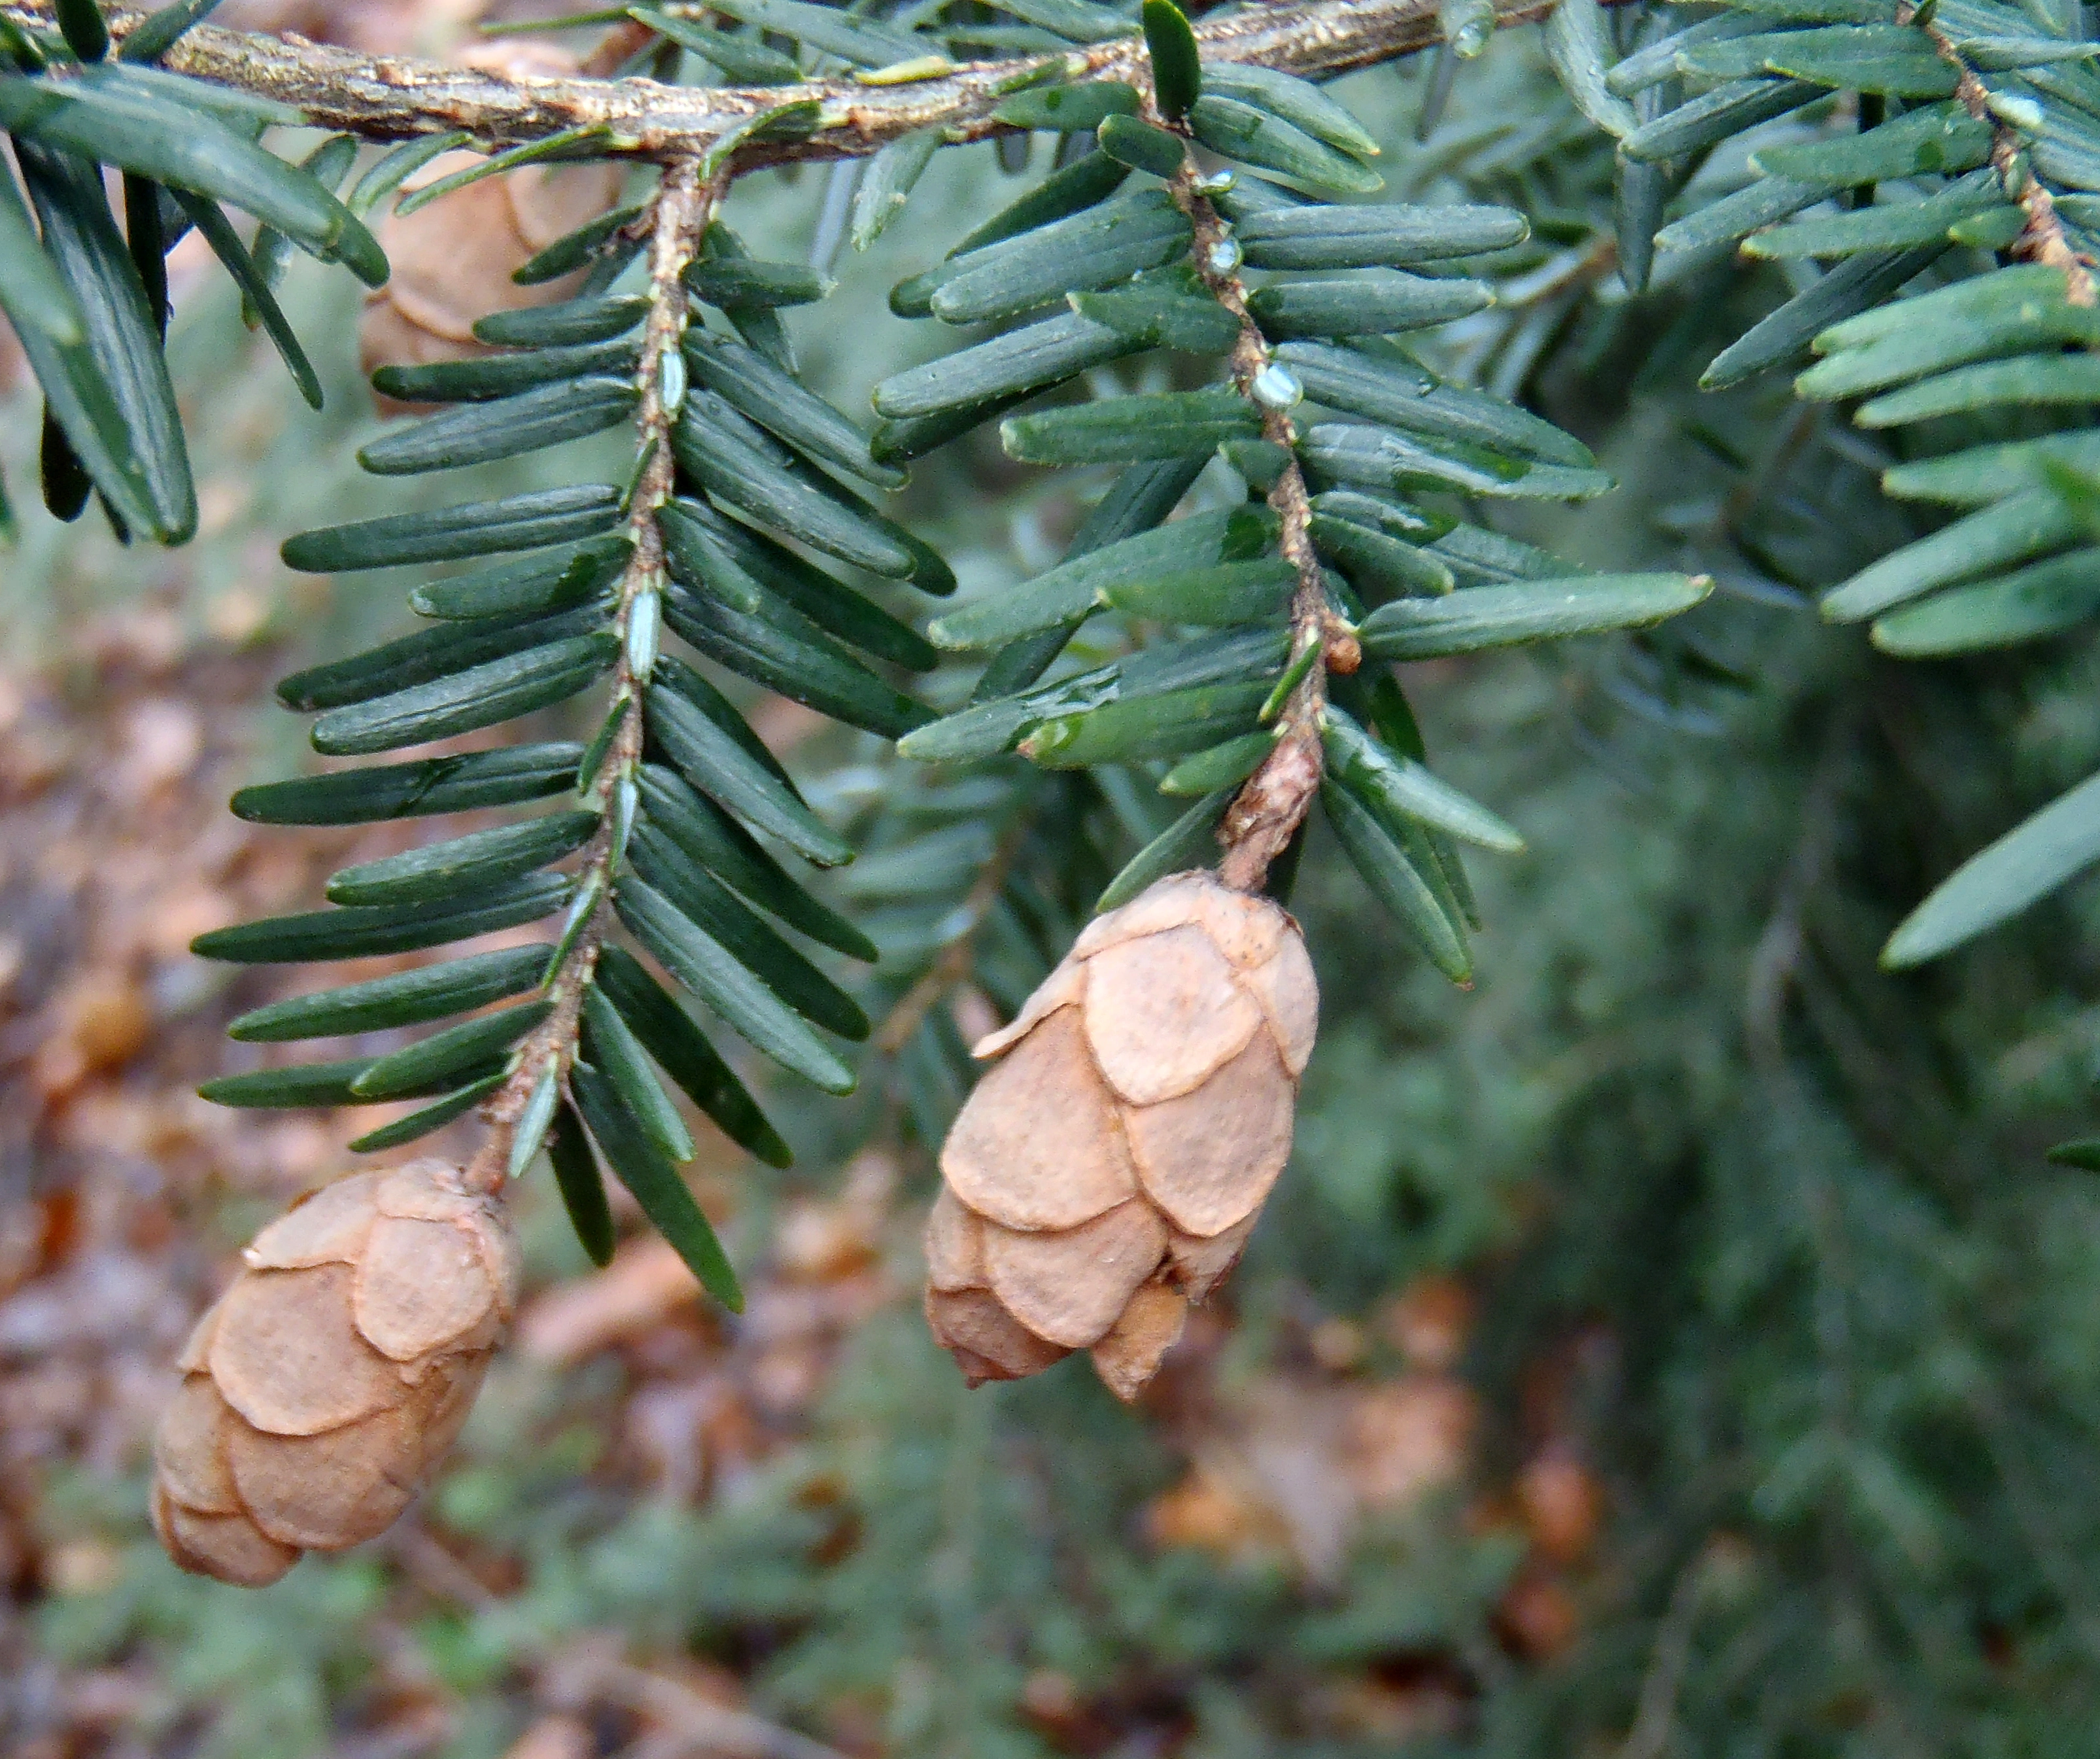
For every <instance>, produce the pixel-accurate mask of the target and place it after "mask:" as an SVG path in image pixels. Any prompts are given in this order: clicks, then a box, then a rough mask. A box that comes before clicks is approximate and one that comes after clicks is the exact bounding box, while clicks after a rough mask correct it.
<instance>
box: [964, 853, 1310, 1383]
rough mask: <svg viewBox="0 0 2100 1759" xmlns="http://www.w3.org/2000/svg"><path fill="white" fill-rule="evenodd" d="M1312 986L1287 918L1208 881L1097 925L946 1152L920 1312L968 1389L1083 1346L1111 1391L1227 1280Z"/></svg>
mask: <svg viewBox="0 0 2100 1759" xmlns="http://www.w3.org/2000/svg"><path fill="white" fill-rule="evenodd" d="M1318 1005H1319V996H1318V991H1317V988H1316V987H1315V985H1314V983H1313V978H1312V962H1311V961H1310V960H1308V958H1307V957H1306V954H1305V943H1304V937H1303V936H1302V935H1300V934H1299V930H1298V925H1297V923H1296V922H1295V921H1292V919H1291V918H1290V916H1289V915H1288V914H1287V913H1286V912H1285V911H1284V910H1283V909H1282V908H1280V907H1279V906H1277V904H1273V903H1271V902H1270V901H1269V900H1268V899H1265V898H1258V897H1253V896H1250V895H1247V894H1246V893H1244V892H1237V891H1230V890H1229V889H1228V888H1227V887H1225V886H1222V885H1220V883H1219V882H1218V881H1217V879H1216V878H1215V877H1214V876H1213V875H1211V874H1209V873H1179V874H1175V875H1173V876H1171V877H1169V878H1167V879H1163V880H1160V881H1158V882H1156V883H1155V884H1154V885H1153V886H1150V887H1149V888H1148V889H1147V890H1146V891H1144V892H1142V893H1140V895H1138V896H1137V897H1136V898H1135V899H1132V901H1131V902H1130V903H1128V904H1125V905H1123V908H1120V909H1118V910H1113V911H1111V912H1110V913H1108V914H1107V915H1105V916H1102V917H1096V919H1095V920H1094V921H1092V923H1090V924H1088V925H1087V928H1086V929H1085V930H1084V931H1083V933H1082V934H1081V935H1079V939H1078V940H1077V941H1075V942H1074V944H1073V946H1072V950H1071V951H1070V952H1069V953H1068V954H1066V955H1065V958H1064V961H1062V962H1061V964H1060V965H1059V966H1057V969H1056V970H1054V971H1052V973H1051V974H1050V975H1049V976H1048V977H1047V978H1045V979H1043V983H1042V984H1041V985H1040V986H1039V988H1037V990H1036V992H1035V994H1034V995H1032V996H1030V997H1029V998H1028V1001H1027V1002H1026V1005H1024V1006H1023V1007H1022V1009H1021V1012H1020V1014H1018V1015H1017V1016H1016V1017H1015V1019H1014V1020H1013V1022H1012V1024H1010V1025H1008V1026H1007V1027H1006V1028H1004V1029H1003V1030H1001V1031H999V1032H994V1033H992V1034H991V1035H990V1036H989V1037H987V1038H985V1039H983V1040H982V1041H980V1042H979V1043H978V1044H977V1046H976V1047H975V1050H974V1051H973V1054H974V1055H976V1056H978V1057H984V1058H991V1057H996V1058H999V1061H998V1062H997V1063H995V1064H994V1066H993V1067H992V1068H991V1069H990V1071H989V1072H987V1073H986V1076H985V1077H984V1079H983V1080H982V1081H979V1082H978V1083H977V1087H976V1089H975V1090H974V1091H973V1093H972V1094H970V1097H969V1100H968V1103H966V1104H965V1105H964V1107H963V1109H962V1112H961V1114H960V1116H958V1117H957V1118H956V1120H955V1125H954V1127H953V1128H952V1129H951V1130H950V1131H949V1133H948V1139H947V1142H946V1144H945V1145H944V1146H943V1147H942V1151H941V1174H942V1189H941V1195H940V1196H939V1197H938V1198H937V1200H935V1202H934V1205H933V1214H932V1216H931V1218H929V1221H928V1222H927V1226H926V1262H927V1290H926V1317H927V1320H928V1323H929V1324H930V1325H931V1326H932V1327H933V1336H934V1337H935V1338H936V1339H937V1341H939V1343H940V1344H941V1346H942V1348H944V1349H946V1350H948V1351H949V1352H950V1353H951V1354H952V1355H954V1357H955V1361H956V1363H957V1364H958V1365H959V1366H960V1368H961V1369H962V1371H963V1372H964V1375H966V1376H967V1377H968V1379H969V1381H970V1384H971V1385H972V1386H977V1385H978V1384H979V1383H981V1382H982V1381H988V1380H1014V1379H1017V1378H1019V1377H1021V1376H1023V1375H1028V1374H1034V1373H1036V1372H1039V1370H1041V1369H1043V1368H1048V1367H1049V1366H1050V1364H1051V1363H1053V1362H1056V1361H1057V1360H1059V1359H1061V1358H1062V1357H1064V1356H1065V1355H1069V1354H1070V1352H1071V1351H1073V1350H1092V1352H1093V1359H1094V1365H1095V1367H1096V1368H1097V1369H1098V1370H1099V1371H1100V1372H1101V1378H1102V1379H1103V1380H1104V1381H1106V1382H1107V1383H1108V1385H1109V1386H1110V1388H1111V1389H1112V1390H1114V1392H1115V1393H1116V1394H1118V1397H1121V1398H1123V1399H1131V1398H1134V1397H1135V1396H1136V1394H1137V1392H1138V1390H1139V1389H1140V1388H1141V1387H1142V1386H1144V1385H1145V1382H1146V1381H1149V1380H1150V1379H1151V1378H1152V1376H1153V1374H1154V1372H1155V1371H1156V1370H1157V1369H1158V1366H1159V1359H1160V1358H1161V1356H1162V1355H1164V1354H1165V1353H1166V1351H1167V1349H1168V1348H1169V1347H1170V1346H1171V1345H1172V1344H1173V1342H1174V1341H1175V1340H1176V1338H1177V1337H1180V1333H1181V1324H1182V1321H1183V1319H1184V1318H1185V1316H1186V1315H1187V1311H1188V1308H1189V1303H1190V1302H1198V1301H1201V1300H1202V1298H1203V1297H1204V1296H1205V1295H1207V1293H1209V1292H1210V1291H1211V1288H1213V1287H1214V1286H1215V1284H1217V1282H1218V1281H1219V1280H1220V1279H1221V1278H1222V1277H1223V1276H1224V1275H1225V1273H1226V1272H1227V1271H1229V1270H1231V1268H1232V1266H1233V1263H1234V1262H1235V1261H1236V1260H1237V1258H1238V1257H1239V1255H1240V1250H1241V1249H1242V1247H1243V1246H1244V1245H1245V1244H1246V1237H1247V1235H1248V1234H1249V1233H1250V1232H1251V1231H1252V1230H1253V1227H1254V1224H1255V1217H1256V1216H1257V1215H1258V1214H1259V1213H1260V1209H1261V1205H1262V1203H1263V1201H1264V1199H1266V1198H1267V1197H1268V1193H1269V1188H1270V1187H1272V1186H1273V1185H1274V1184H1275V1182H1276V1179H1277V1174H1278V1173H1281V1172H1282V1170H1283V1163H1284V1161H1285V1160H1286V1159H1287V1158H1289V1156H1290V1128H1291V1120H1292V1116H1293V1114H1294V1112H1295V1110H1296V1107H1297V1101H1298V1081H1299V1076H1300V1075H1301V1074H1303V1073H1304V1068H1305V1063H1306V1059H1307V1058H1308V1057H1309V1056H1310V1055H1311V1054H1312V1037H1313V1032H1314V1028H1315V1026H1316V1024H1317V1014H1318Z"/></svg>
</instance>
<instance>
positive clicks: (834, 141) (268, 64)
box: [0, 0, 1553, 167]
mask: <svg viewBox="0 0 2100 1759" xmlns="http://www.w3.org/2000/svg"><path fill="white" fill-rule="evenodd" d="M1552 9H1553V0H1498V6H1497V15H1498V20H1500V21H1501V22H1502V23H1504V24H1523V23H1529V22H1531V21H1533V20H1538V19H1542V18H1543V17H1545V16H1546V14H1547V13H1548V12H1550V11H1552ZM0 14H4V15H6V16H7V17H9V18H11V19H13V20H15V21H17V22H18V23H23V24H38V25H44V26H48V25H49V24H51V5H50V0H0ZM144 16H145V13H144V12H143V11H140V10H138V9H135V8H131V7H121V6H119V7H112V8H111V9H110V24H111V29H112V30H113V33H115V34H116V35H117V36H118V37H119V38H121V37H122V36H123V35H124V34H125V33H126V32H127V31H130V30H131V29H135V28H136V27H137V25H138V24H139V21H140V20H142V19H143V18H144ZM1196 35H1197V38H1198V42H1200V43H1201V45H1202V54H1203V58H1204V60H1207V61H1211V62H1215V63H1220V64H1229V63H1240V64H1260V65H1261V66H1264V67H1271V68H1277V69H1282V70H1284V71H1286V72H1289V73H1303V74H1309V75H1326V74H1333V73H1345V72H1347V71H1348V70H1349V69H1352V68H1359V67H1368V66H1370V65H1373V64H1376V63H1379V62H1381V61H1387V60H1392V59H1393V58H1394V57H1396V56H1398V55H1409V54H1412V53H1414V51H1417V50H1420V49H1426V48H1429V47H1431V46H1433V45H1435V44H1436V43H1437V42H1439V41H1440V40H1441V39H1440V34H1439V33H1438V30H1437V28H1436V0H1311V3H1309V4H1301V5H1285V6H1252V7H1246V8H1244V9H1242V10H1238V11H1228V12H1223V13H1219V14H1213V15H1210V16H1208V17H1206V18H1205V19H1204V20H1202V22H1200V23H1199V24H1198V25H1197V27H1196ZM1055 59H1057V57H1054V56H1045V55H1026V56H1021V57H1019V58H1017V59H1012V60H1000V61H978V62H973V63H971V64H968V66H965V67H963V68H960V69H958V70H957V71H956V72H955V73H949V74H946V75H944V76H943V77H940V78H937V79H926V80H919V81H915V82H911V83H909V84H904V85H895V86H880V85H867V84H862V83H860V82H857V81H854V80H851V79H814V80H809V81H806V82H803V83H802V84H800V85H796V86H764V87H748V86H746V87H730V86H721V87H696V86H667V85H664V84H661V83H660V82H657V81H655V80H651V79H620V80H607V79H590V78H576V79H546V78H531V77H517V78H511V77H505V76H503V75H501V74H498V73H487V72H483V71H481V70H479V69H469V68H461V67H455V66H452V65H450V64H448V63H445V62H442V61H434V60H421V59H418V58H416V57H412V56H405V55H403V56H379V57H373V56H371V55H360V54H358V53H355V51H351V50H348V49H341V48H334V47H331V46H327V45H325V44H321V43H315V42H307V40H306V39H305V38H301V37H298V36H294V35H291V34H289V33H287V34H286V35H285V36H284V37H282V38H277V37H264V36H254V35H249V34H247V33H242V32H238V31H229V30H222V29H218V28H217V27H216V26H214V25H210V24H200V25H198V26H197V27H196V29H192V31H190V32H189V33H188V35H186V36H185V37H183V38H182V40H181V41H180V42H178V43H177V44H176V45H175V46H174V48H173V49H171V50H170V51H168V53H167V55H166V56H165V59H164V60H163V63H162V64H163V65H165V66H166V67H168V68H170V69H173V70H174V71H175V72H178V73H188V74H192V75H194V76H195V77H197V78H200V79H208V80H211V81H214V82H216V83H218V84H220V85H223V86H233V87H236V88H237V89H238V90H240V91H248V92H253V93H255V94H257V95H261V96H266V97H270V98H274V99H278V100H279V101H280V102H282V103H285V104H292V105H293V106H295V107H296V108H298V109H301V110H302V111H304V112H305V113H307V116H309V117H311V118H312V120H313V121H314V122H315V123H316V124H317V125H319V126H322V127H325V128H334V129H341V130H346V131H347V132H348V133H351V134H354V135H359V136H360V137H361V138H363V139H368V140H395V139H406V138H408V137H410V136H412V135H430V134H442V133H445V132H447V131H448V130H454V129H461V130H465V131H466V132H467V133H468V134H470V135H472V136H473V137H474V139H475V140H476V141H477V142H478V143H479V144H481V145H482V146H483V147H485V148H502V147H510V146H518V145H521V144H524V143H527V142H529V141H534V140H543V139H546V138H547V137H548V136H549V135H557V134H560V133H562V131H563V130H568V129H572V128H584V127H598V128H603V129H605V130H607V131H608V133H609V134H610V135H611V137H612V139H613V142H614V143H615V150H616V151H617V152H620V153H623V154H626V155H629V156H631V157H637V158H645V159H654V160H658V161H664V162H670V161H676V160H679V159H685V158H699V157H702V156H704V154H705V152H707V149H708V148H709V147H710V146H712V144H714V143H715V141H716V140H717V139H719V138H720V137H721V135H723V134H725V133H726V132H727V131H728V130H730V129H731V128H733V127H735V126H736V124H737V123H739V122H742V121H743V120H745V119H746V118H748V117H751V116H753V115H756V114H757V113H761V112H762V111H765V110H769V109H771V108H774V107H775V106H777V105H779V104H785V103H789V102H793V101H798V100H801V99H816V100H817V101H818V102H819V103H821V104H823V123H822V126H820V127H819V128H818V130H817V131H816V133H815V134H814V135H811V136H810V138H809V139H806V140H801V141H794V142H773V143H768V144H763V145H759V146H754V147H752V148H749V149H748V150H747V151H745V152H742V153H740V154H739V166H740V167H748V166H755V165H761V164H767V163H777V162H780V161H786V160H798V159H843V158H859V157H865V156H867V154H870V153H872V152H876V151H878V150H879V149H880V148H882V147H883V146H885V144H888V143H889V142H890V141H892V140H894V139H897V138H898V136H899V135H906V134H909V133H911V132H912V131H913V130H916V129H921V128H930V127H941V128H945V129H947V130H949V131H950V133H951V138H953V139H955V140H958V141H969V140H977V139H983V138H985V137H986V136H988V135H994V134H998V133H1001V132H1004V129H1003V127H1002V125H1000V124H999V123H997V122H994V121H993V120H992V117H991V112H992V110H993V108H994V107H995V105H996V104H998V103H999V98H1000V95H1001V88H1002V87H1003V86H1006V85H1007V83H1008V82H1010V81H1012V80H1013V79H1015V78H1016V77H1017V76H1021V75H1024V74H1026V73H1028V72H1029V71H1030V70H1031V69H1039V68H1041V67H1042V66H1043V64H1044V63H1045V62H1046V61H1048V60H1055ZM1062 59H1063V60H1064V61H1065V64H1066V71H1067V73H1068V75H1069V77H1072V78H1074V79H1094V78H1102V79H1141V77H1142V75H1143V73H1144V71H1145V46H1144V40H1143V39H1142V38H1136V37H1132V38H1123V39H1120V40H1118V41H1117V42H1107V43H1096V44H1095V45H1093V46H1091V47H1086V48H1074V49H1072V50H1070V51H1067V52H1066V53H1065V55H1064V56H1063V57H1062Z"/></svg>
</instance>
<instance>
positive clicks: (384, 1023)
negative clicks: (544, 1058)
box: [227, 947, 547, 1042]
mask: <svg viewBox="0 0 2100 1759" xmlns="http://www.w3.org/2000/svg"><path fill="white" fill-rule="evenodd" d="M546 963H547V957H546V953H545V951H544V950H543V949H541V948H536V947H510V948H503V949H501V951H498V952H479V953H472V954H470V955H469V956H468V957H465V958H464V959H455V960H453V961H451V962H450V963H448V964H444V965H431V966H421V967H419V968H418V969H417V970H412V971H402V972H398V973H396V974H395V975H393V976H391V977H375V978H373V979H371V980H370V981H369V982H367V983H350V984H346V985H345V986H343V987H342V988H339V989H324V990H316V991H315V992H313V993H311V994H310V995H304V996H294V997H291V998H290V999H289V1000H288V1001H273V1002H271V1004H270V1005H268V1006H267V1007H263V1008H257V1009H254V1010H251V1011H250V1012H249V1013H247V1014H242V1015H241V1016H240V1019H237V1020H236V1021H235V1022H234V1023H233V1024H232V1026H231V1027H229V1028H227V1032H228V1033H229V1035H230V1036H232V1037H234V1038H239V1039H250V1040H255V1041H263V1042H267V1041H272V1040H276V1039H287V1038H326V1037H331V1036H335V1035H336V1034H337V1033H347V1032H371V1031H373V1030H374V1029H377V1028H385V1027H390V1026H415V1025H419V1024H421V1023H422V1022H424V1021H426V1020H439V1019H443V1018H444V1017H445V1016H446V1015H447V1014H464V1013H465V1012H466V1011H467V1010H470V1009H473V1008H478V1007H480V1006H481V1005H483V1003H484V1002H489V1001H501V1000H502V999H503V998H504V997H508V996H515V995H518V994H520V993H522V992H523V991H525V990H527V989H536V988H538V987H539V983H540V973H541V971H542V970H544V969H545V966H546Z"/></svg>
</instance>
